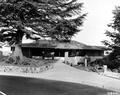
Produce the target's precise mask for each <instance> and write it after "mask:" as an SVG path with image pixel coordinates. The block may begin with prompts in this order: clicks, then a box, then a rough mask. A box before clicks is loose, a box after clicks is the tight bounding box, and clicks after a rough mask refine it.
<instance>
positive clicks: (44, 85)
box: [0, 76, 119, 95]
mask: <svg viewBox="0 0 120 95" xmlns="http://www.w3.org/2000/svg"><path fill="white" fill-rule="evenodd" d="M0 90H1V91H3V92H5V93H6V94H7V95H111V94H107V93H108V92H109V91H108V90H105V89H101V88H98V87H92V86H87V85H82V84H76V83H70V82H61V81H53V80H46V79H35V78H23V77H13V76H0ZM118 95H119V94H118Z"/></svg>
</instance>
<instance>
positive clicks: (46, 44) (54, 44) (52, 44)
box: [22, 40, 106, 50]
mask: <svg viewBox="0 0 120 95" xmlns="http://www.w3.org/2000/svg"><path fill="white" fill-rule="evenodd" d="M22 47H30V48H55V49H80V50H105V49H106V48H105V47H102V46H89V45H86V44H83V43H81V42H77V41H70V42H59V41H55V40H38V41H36V42H33V43H24V44H22Z"/></svg>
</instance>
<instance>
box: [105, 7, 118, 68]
mask: <svg viewBox="0 0 120 95" xmlns="http://www.w3.org/2000/svg"><path fill="white" fill-rule="evenodd" d="M113 15H114V16H113V20H112V23H110V24H109V25H108V26H109V27H110V28H112V29H111V30H113V31H107V32H106V33H105V34H106V36H108V37H110V39H111V41H107V40H105V41H103V43H104V44H105V45H106V46H108V47H109V48H111V49H112V52H111V53H110V54H109V55H108V61H109V63H108V64H111V68H114V67H115V68H118V67H119V66H120V7H119V6H118V7H116V8H115V10H114V11H113Z"/></svg>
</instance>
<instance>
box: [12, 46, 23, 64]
mask: <svg viewBox="0 0 120 95" xmlns="http://www.w3.org/2000/svg"><path fill="white" fill-rule="evenodd" d="M12 57H13V58H15V61H16V63H19V64H21V63H22V62H23V60H24V59H23V53H22V49H21V46H20V45H18V44H16V45H15V50H14V52H13V55H12Z"/></svg>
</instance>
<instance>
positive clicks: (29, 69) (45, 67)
mask: <svg viewBox="0 0 120 95" xmlns="http://www.w3.org/2000/svg"><path fill="white" fill-rule="evenodd" d="M53 67H54V64H53V63H52V64H47V65H43V66H40V67H20V66H0V72H21V73H41V72H43V71H47V70H49V69H53Z"/></svg>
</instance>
